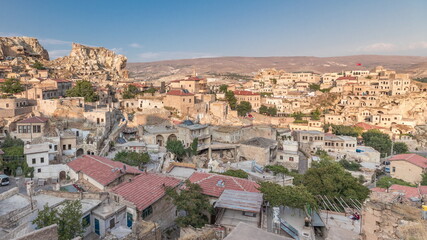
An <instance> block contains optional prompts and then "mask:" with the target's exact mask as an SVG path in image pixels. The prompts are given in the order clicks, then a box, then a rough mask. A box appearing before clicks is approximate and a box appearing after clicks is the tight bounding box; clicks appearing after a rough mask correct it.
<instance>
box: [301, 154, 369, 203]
mask: <svg viewBox="0 0 427 240" xmlns="http://www.w3.org/2000/svg"><path fill="white" fill-rule="evenodd" d="M303 184H304V186H306V187H307V189H308V191H310V192H311V193H312V194H313V195H325V196H327V197H332V198H333V197H346V198H355V199H358V200H361V201H363V200H365V199H366V198H367V197H368V195H369V189H368V188H366V187H365V186H363V185H362V184H360V183H359V180H358V179H357V178H355V177H353V176H352V175H351V174H350V173H349V172H347V171H345V170H344V168H343V167H342V166H341V165H340V164H339V163H336V162H334V161H329V160H321V161H320V162H318V163H313V166H312V167H311V168H310V169H308V170H307V172H306V173H305V174H304V179H303Z"/></svg>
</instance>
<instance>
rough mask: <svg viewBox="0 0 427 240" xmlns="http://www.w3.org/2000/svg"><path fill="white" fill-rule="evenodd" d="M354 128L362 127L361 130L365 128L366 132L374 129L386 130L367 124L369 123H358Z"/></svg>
mask: <svg viewBox="0 0 427 240" xmlns="http://www.w3.org/2000/svg"><path fill="white" fill-rule="evenodd" d="M354 126H355V127H361V128H363V130H366V131H368V130H372V129H385V128H383V127H379V126H375V125H371V124H367V123H364V122H360V123H356V124H355V125H354Z"/></svg>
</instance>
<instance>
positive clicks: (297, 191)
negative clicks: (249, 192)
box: [259, 182, 317, 209]
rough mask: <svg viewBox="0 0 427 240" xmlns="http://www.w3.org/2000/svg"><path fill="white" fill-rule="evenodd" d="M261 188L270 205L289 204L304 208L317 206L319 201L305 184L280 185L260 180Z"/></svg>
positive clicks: (289, 205)
mask: <svg viewBox="0 0 427 240" xmlns="http://www.w3.org/2000/svg"><path fill="white" fill-rule="evenodd" d="M259 185H260V188H259V190H260V191H261V192H262V193H263V194H264V199H265V200H267V201H268V202H269V203H270V206H274V207H277V206H288V207H293V208H300V209H304V207H305V206H307V205H309V206H310V207H312V208H317V202H316V199H315V198H314V196H313V194H311V193H310V192H309V191H308V190H307V188H306V187H305V186H283V187H282V186H280V185H279V184H276V183H271V182H260V183H259Z"/></svg>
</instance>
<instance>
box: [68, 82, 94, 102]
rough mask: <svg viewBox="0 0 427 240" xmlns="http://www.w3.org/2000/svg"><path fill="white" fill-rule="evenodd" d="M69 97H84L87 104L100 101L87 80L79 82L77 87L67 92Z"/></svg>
mask: <svg viewBox="0 0 427 240" xmlns="http://www.w3.org/2000/svg"><path fill="white" fill-rule="evenodd" d="M66 95H67V97H84V99H85V101H87V102H95V101H98V98H99V97H98V95H97V94H96V92H95V90H94V89H93V86H92V84H91V83H90V82H89V81H87V80H79V81H77V82H76V85H75V86H74V87H73V88H71V89H69V90H68V91H67V94H66Z"/></svg>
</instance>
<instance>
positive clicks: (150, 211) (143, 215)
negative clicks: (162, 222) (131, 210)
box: [142, 206, 153, 219]
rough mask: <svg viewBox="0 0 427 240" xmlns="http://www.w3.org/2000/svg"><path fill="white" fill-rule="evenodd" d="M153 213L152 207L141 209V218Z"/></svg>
mask: <svg viewBox="0 0 427 240" xmlns="http://www.w3.org/2000/svg"><path fill="white" fill-rule="evenodd" d="M152 213H153V207H152V206H149V207H147V208H146V209H144V210H142V219H145V218H147V217H148V216H150V215H151V214H152Z"/></svg>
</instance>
